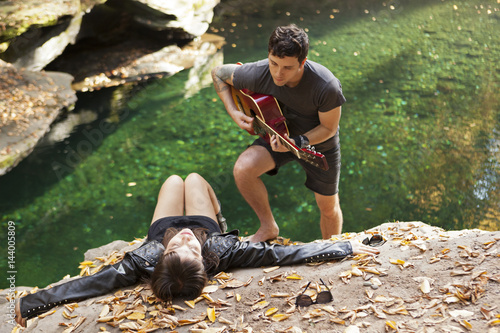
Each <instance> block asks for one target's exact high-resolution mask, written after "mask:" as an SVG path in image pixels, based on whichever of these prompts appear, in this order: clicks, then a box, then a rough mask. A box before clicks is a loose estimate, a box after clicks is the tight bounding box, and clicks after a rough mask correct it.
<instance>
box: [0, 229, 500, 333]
mask: <svg viewBox="0 0 500 333" xmlns="http://www.w3.org/2000/svg"><path fill="white" fill-rule="evenodd" d="M373 234H381V235H383V236H384V238H385V239H386V240H387V242H386V243H385V244H383V245H382V246H381V247H380V250H381V253H380V255H378V256H377V257H376V258H370V257H363V256H356V257H349V258H347V259H345V260H342V261H337V262H328V263H323V264H319V265H318V264H316V265H296V266H291V267H277V268H275V269H274V270H271V269H269V270H265V269H263V268H255V269H237V270H234V271H232V272H226V273H229V274H231V275H230V277H229V278H230V279H232V280H227V279H226V278H225V277H221V278H220V279H218V280H213V282H212V283H211V284H210V285H209V287H208V288H207V294H206V295H205V297H200V298H199V299H198V300H196V302H194V303H190V304H187V303H185V302H184V301H183V300H180V299H179V300H175V301H174V308H173V309H170V310H167V309H165V304H162V303H159V302H154V297H153V298H151V292H150V290H149V289H148V288H147V286H146V285H138V286H131V287H130V288H128V289H124V290H121V291H116V292H115V293H114V294H110V295H105V296H101V297H97V298H95V299H90V300H86V301H82V302H80V303H78V307H74V306H73V307H70V309H71V308H73V309H74V311H73V312H70V310H69V309H68V308H67V307H58V308H56V311H55V312H54V313H52V314H50V315H48V316H46V317H44V318H36V319H33V320H32V321H31V322H30V323H29V326H28V328H27V329H25V330H24V332H55V331H61V332H62V331H64V329H65V328H66V327H69V329H71V328H75V327H76V326H77V325H79V326H78V329H77V331H78V332H98V331H100V330H104V331H107V332H122V331H127V332H139V331H140V328H146V327H147V328H149V329H151V330H153V329H154V328H155V327H164V328H166V329H167V330H166V331H170V329H175V331H177V332H188V331H189V332H222V331H224V329H225V330H226V331H235V332H306V331H307V332H396V330H397V331H398V332H489V333H494V332H498V327H500V326H499V324H500V318H499V314H500V308H498V305H499V304H500V288H499V283H500V265H499V263H500V253H499V248H500V247H499V244H500V232H498V231H496V232H486V231H481V230H477V229H475V230H458V231H444V230H442V229H441V228H437V227H432V226H429V225H427V224H424V223H421V222H404V223H385V224H382V225H380V226H378V227H375V228H373V229H370V230H367V231H366V232H362V233H358V234H354V233H346V234H343V235H342V238H344V239H346V238H347V239H358V240H362V239H365V238H366V237H367V236H371V235H373ZM126 244H127V245H126ZM125 245H126V246H125ZM136 246H138V244H137V243H136V244H134V245H128V243H124V242H113V243H111V244H109V245H107V246H105V247H101V248H98V249H94V250H92V252H87V253H86V260H91V259H92V257H96V256H98V257H102V256H106V255H110V252H113V251H118V250H119V251H121V252H123V251H125V250H127V251H129V250H131V249H133V248H134V247H136ZM114 255H115V256H116V252H115V254H114ZM95 262H96V264H100V263H102V262H100V261H97V260H95ZM319 278H322V279H323V281H325V283H327V284H328V285H329V286H330V289H331V290H332V294H333V297H334V301H333V302H332V303H329V304H313V305H312V306H310V307H306V308H300V309H296V308H294V306H293V304H294V297H295V296H296V295H298V294H299V293H301V292H302V291H303V289H304V287H305V285H306V284H307V283H308V282H309V281H313V282H318V281H319ZM229 281H231V283H228V282H229ZM30 289H31V288H18V294H19V293H20V291H21V290H30ZM308 292H311V293H313V289H312V288H311V289H309V291H308ZM1 294H2V298H1V302H3V304H0V309H1V312H0V313H1V324H0V330H1V331H2V332H9V331H12V330H13V329H14V326H12V324H10V323H8V320H9V318H8V308H7V306H8V303H7V300H6V298H5V296H6V295H7V294H8V290H4V291H3V292H2V293H1ZM239 296H241V299H239ZM263 301H265V302H263ZM266 302H267V303H266ZM138 304H143V305H145V306H144V307H142V306H138ZM120 307H123V308H122V310H118V309H119V308H120ZM125 307H127V309H125ZM108 308H109V309H110V311H118V312H120V311H125V312H126V311H127V310H130V309H132V308H134V309H135V310H130V311H131V312H130V313H129V315H128V318H125V317H124V318H123V319H121V320H119V321H118V320H116V321H115V320H114V319H113V318H118V317H120V315H119V313H118V312H115V313H114V314H113V313H112V312H110V313H108V314H106V315H102V316H101V319H99V318H100V314H101V313H102V311H103V310H104V311H105V310H106V309H108ZM124 309H125V310H124ZM274 309H276V310H274ZM64 311H66V314H65V315H66V317H73V318H65V317H64ZM273 311H276V312H273ZM68 314H70V316H68ZM132 314H133V315H132ZM213 314H215V319H214V317H211V316H212V315H213ZM104 316H105V317H111V319H110V321H105V320H103V319H102V318H103V317H104ZM108 319H109V318H108ZM98 320H101V321H102V322H98ZM61 323H64V324H63V325H65V327H61V326H59V325H61ZM78 323H79V324H78ZM148 331H149V330H148ZM158 331H160V330H158ZM162 331H164V330H162Z"/></svg>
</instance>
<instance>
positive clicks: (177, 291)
mask: <svg viewBox="0 0 500 333" xmlns="http://www.w3.org/2000/svg"><path fill="white" fill-rule="evenodd" d="M180 231H181V229H176V228H168V229H167V230H166V231H165V234H164V235H163V241H162V243H163V246H165V248H166V247H167V245H168V243H169V242H170V240H171V239H172V238H173V237H174V236H175V235H177V234H178V233H179V232H180ZM192 231H193V233H194V235H195V237H196V239H197V240H198V241H199V242H200V244H201V248H202V257H203V262H200V261H199V260H196V259H184V260H181V258H180V257H179V255H178V254H177V253H176V252H175V251H172V252H169V253H167V254H164V255H163V256H162V258H161V259H160V261H159V262H158V264H157V265H156V267H155V269H154V271H153V274H152V275H151V280H150V285H151V289H152V290H153V293H154V294H155V295H156V297H158V298H159V299H161V300H163V301H166V302H171V301H172V299H173V298H174V297H176V296H185V297H191V298H195V297H198V296H199V295H200V294H201V292H202V290H203V288H204V287H205V285H206V283H207V281H208V276H207V273H206V272H207V271H208V270H212V269H214V268H215V267H217V265H218V259H219V258H218V257H217V256H216V255H215V254H214V253H211V252H209V251H208V250H206V249H205V248H204V246H203V245H204V244H205V241H206V240H207V236H208V235H207V229H205V228H196V229H193V230H192Z"/></svg>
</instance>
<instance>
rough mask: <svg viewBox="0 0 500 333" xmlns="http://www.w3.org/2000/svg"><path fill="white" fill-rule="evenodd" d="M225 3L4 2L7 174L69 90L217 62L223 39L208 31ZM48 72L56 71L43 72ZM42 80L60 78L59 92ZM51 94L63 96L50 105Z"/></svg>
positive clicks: (0, 55)
mask: <svg viewBox="0 0 500 333" xmlns="http://www.w3.org/2000/svg"><path fill="white" fill-rule="evenodd" d="M218 2H219V0H183V1H175V2H172V1H161V0H107V1H105V0H52V1H38V0H26V1H22V2H21V1H2V2H1V3H0V18H1V20H0V59H2V60H3V61H2V62H1V63H0V71H1V72H0V79H1V80H2V83H1V84H0V97H1V101H0V115H1V117H2V118H1V120H2V121H1V122H0V176H1V175H3V174H5V173H6V172H8V171H9V170H11V169H12V168H13V167H15V166H16V165H17V164H18V163H19V161H21V160H22V159H23V158H25V157H26V156H27V155H28V154H29V153H30V152H31V151H32V150H33V147H34V146H35V145H36V143H37V142H38V140H39V139H40V138H41V137H42V136H43V135H44V134H45V133H47V132H48V131H49V128H50V125H51V124H52V122H53V121H54V119H55V118H56V117H57V116H58V115H59V114H60V113H61V112H62V111H63V110H65V109H66V110H67V109H71V106H72V105H73V104H74V103H75V101H76V99H75V96H76V95H75V93H74V92H73V93H70V91H69V90H68V89H70V90H71V89H72V90H74V91H92V90H95V89H101V88H106V87H114V86H118V85H123V84H126V83H131V82H132V83H135V82H138V81H142V80H147V79H150V78H161V77H164V76H169V75H173V74H175V73H177V72H179V71H181V70H183V69H186V68H192V67H201V66H202V65H200V62H205V63H208V62H210V61H212V60H211V59H212V57H214V55H216V54H217V51H218V50H219V49H220V48H221V47H222V45H223V43H224V42H223V39H222V38H220V37H218V36H215V35H208V34H205V32H206V30H207V29H208V26H209V24H210V22H211V20H212V17H213V8H214V7H215V6H216V5H217V4H218ZM217 58H219V57H217ZM0 61H1V60H0ZM4 61H5V62H7V63H10V64H12V66H8V65H7V64H6V63H5V62H4ZM42 70H45V71H48V72H51V73H48V72H41V73H38V72H40V71H42ZM30 71H31V72H32V73H30ZM52 72H61V73H66V74H59V76H57V74H55V73H52ZM56 76H57V79H55V77H56ZM38 77H42V78H41V79H40V82H38V80H39V79H38ZM43 77H52V78H53V80H55V81H57V84H58V87H60V88H61V89H60V91H58V92H53V91H52V90H51V89H52V88H50V87H49V88H48V89H49V90H47V91H46V90H45V89H47V87H48V86H47V82H46V80H45V79H43ZM63 78H64V79H63ZM63 81H64V82H63ZM201 81H202V79H200V80H198V82H201ZM13 86H15V87H16V88H15V89H12V87H13ZM25 90H26V91H25ZM34 91H37V92H38V93H40V94H41V95H42V98H41V99H40V100H39V101H34V100H33V99H34V97H33V96H32V95H33V92H34ZM44 94H55V95H57V97H56V98H54V99H50V104H47V105H45V104H44V102H45V101H49V99H45V98H43V97H44V96H43V95H44ZM23 95H26V96H31V97H23ZM29 99H30V100H29ZM28 100H29V101H28ZM54 102H55V103H54ZM34 108H36V112H35V111H34ZM42 114H43V115H44V116H43V117H42V116H41V115H42Z"/></svg>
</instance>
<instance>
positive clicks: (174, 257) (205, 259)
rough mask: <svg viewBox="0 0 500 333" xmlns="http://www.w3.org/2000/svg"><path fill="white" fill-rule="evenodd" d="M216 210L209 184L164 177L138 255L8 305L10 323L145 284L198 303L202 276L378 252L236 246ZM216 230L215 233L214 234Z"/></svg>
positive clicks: (323, 246) (345, 245) (341, 245)
mask: <svg viewBox="0 0 500 333" xmlns="http://www.w3.org/2000/svg"><path fill="white" fill-rule="evenodd" d="M223 221H224V219H223V218H222V215H221V214H220V204H219V201H218V200H217V197H216V195H215V193H214V191H213V189H212V187H211V186H210V184H209V183H208V182H207V181H206V180H205V179H204V178H203V177H201V176H200V175H198V174H194V173H193V174H190V175H189V176H187V178H186V180H185V181H183V180H182V178H181V177H179V176H177V175H173V176H170V177H169V178H168V179H167V180H166V181H165V183H164V184H163V186H162V188H161V190H160V193H159V195H158V203H157V205H156V208H155V211H154V215H153V222H152V223H151V226H150V228H149V231H148V235H147V239H146V241H145V242H144V243H143V245H142V246H141V247H139V248H138V249H136V250H134V251H131V252H128V253H127V254H126V255H125V257H124V258H123V260H122V261H120V262H118V263H116V264H114V265H111V266H107V267H105V268H104V269H102V270H101V271H99V272H98V273H96V274H94V275H91V276H86V277H82V278H78V279H74V280H71V281H69V282H66V283H63V284H60V285H57V286H55V287H52V288H50V289H44V290H39V291H38V292H36V293H34V294H29V295H27V296H25V297H22V298H21V299H20V300H19V301H18V302H17V304H16V314H17V317H16V321H17V322H18V323H19V324H21V325H23V326H25V324H26V320H27V319H30V318H32V317H35V316H37V315H39V314H42V313H44V312H46V311H48V310H49V309H51V308H53V307H54V306H57V305H60V304H66V303H70V302H77V301H81V300H84V299H87V298H91V297H96V296H100V295H103V294H106V293H109V292H111V291H112V290H114V289H117V288H122V287H127V286H131V285H134V284H137V283H139V282H141V280H146V281H148V282H149V283H150V285H151V289H152V291H153V293H154V294H155V295H156V297H157V298H159V299H160V300H163V301H168V302H171V301H172V298H174V297H176V296H184V297H190V298H196V297H198V296H199V295H200V294H201V292H202V290H203V288H204V287H205V284H206V282H207V281H208V275H211V274H216V273H218V272H221V271H224V270H227V269H229V268H244V267H261V266H274V265H282V266H283V265H292V264H303V263H308V262H316V261H324V260H332V259H341V258H344V257H346V256H348V255H351V254H359V253H368V254H377V253H379V250H378V249H376V248H373V247H370V246H365V245H363V244H361V243H359V242H357V241H353V242H351V241H339V242H335V243H309V244H303V245H291V246H283V245H278V244H273V245H270V244H268V243H266V242H260V243H251V242H242V241H240V240H239V238H238V230H233V231H231V232H228V233H223V232H225V231H226V230H225V222H224V223H223ZM221 226H222V229H221Z"/></svg>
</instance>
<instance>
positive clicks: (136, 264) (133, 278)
mask: <svg viewBox="0 0 500 333" xmlns="http://www.w3.org/2000/svg"><path fill="white" fill-rule="evenodd" d="M204 247H205V248H206V249H205V250H209V251H213V252H214V253H215V254H216V255H217V256H218V257H219V265H218V267H217V268H216V271H217V272H221V271H224V270H227V269H230V268H245V267H261V266H274V265H280V266H285V265H292V264H303V263H308V262H317V261H324V260H332V259H341V258H344V257H345V256H347V255H349V254H352V247H351V244H350V242H347V241H340V242H335V243H326V242H325V243H308V244H303V245H290V246H283V245H279V244H272V245H270V244H268V243H266V242H261V243H250V242H241V241H240V240H239V238H238V231H237V230H234V231H231V232H229V233H225V234H217V233H216V234H212V235H211V236H210V237H209V238H208V239H207V241H206V242H205V245H204ZM164 250H165V248H164V246H163V245H162V244H161V243H159V242H157V241H151V242H145V243H144V244H143V245H142V246H141V247H139V248H138V249H136V250H134V251H131V252H128V253H126V254H125V257H124V258H123V260H122V261H120V262H118V263H116V264H114V265H111V266H107V267H105V268H104V269H102V270H101V271H99V272H98V273H96V274H94V275H91V276H85V277H82V278H76V279H73V280H70V281H68V282H65V283H62V284H59V285H57V286H54V287H52V288H49V289H43V290H39V291H38V292H36V293H34V294H29V295H27V296H25V297H23V298H21V299H20V302H21V303H20V308H21V315H22V317H23V318H27V319H29V318H32V317H35V316H37V315H39V314H42V313H44V312H46V311H48V310H49V309H51V308H53V307H54V306H57V305H60V304H66V303H71V302H78V301H82V300H85V299H88V298H92V297H96V296H100V295H104V294H107V293H109V292H111V291H113V290H115V289H118V288H123V287H128V286H132V285H134V284H137V283H139V282H141V279H147V278H149V277H150V276H151V274H152V272H153V269H154V267H155V265H156V264H157V263H158V260H159V259H160V257H161V255H162V253H163V252H164ZM210 273H216V272H210Z"/></svg>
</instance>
